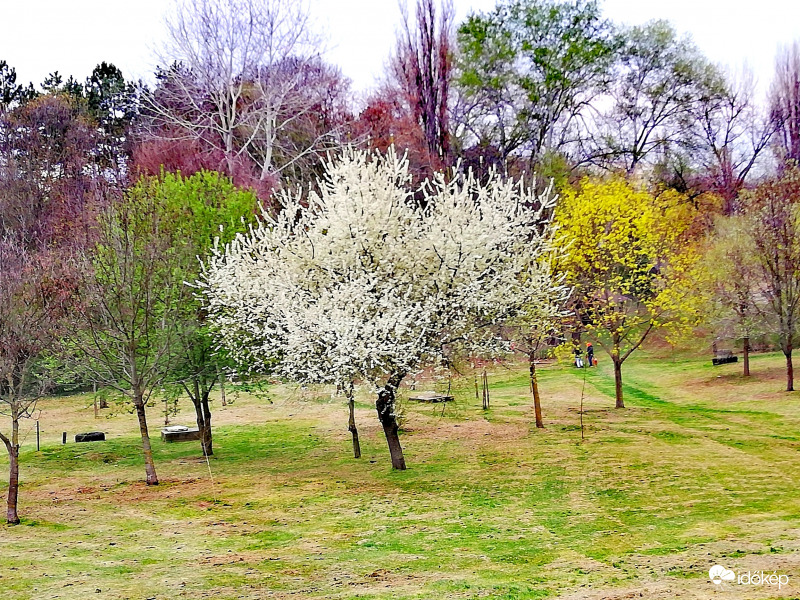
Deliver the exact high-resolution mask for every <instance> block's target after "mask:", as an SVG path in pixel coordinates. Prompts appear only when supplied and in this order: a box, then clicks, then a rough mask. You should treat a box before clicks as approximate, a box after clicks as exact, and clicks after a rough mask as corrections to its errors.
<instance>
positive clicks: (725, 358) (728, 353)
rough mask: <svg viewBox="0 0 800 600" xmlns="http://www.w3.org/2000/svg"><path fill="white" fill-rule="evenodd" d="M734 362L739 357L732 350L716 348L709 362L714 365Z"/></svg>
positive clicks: (737, 360)
mask: <svg viewBox="0 0 800 600" xmlns="http://www.w3.org/2000/svg"><path fill="white" fill-rule="evenodd" d="M735 362H739V357H738V356H736V355H735V354H734V353H733V351H732V350H717V353H716V355H715V356H714V358H712V359H711V364H712V365H714V366H715V367H716V366H717V365H726V364H728V363H735Z"/></svg>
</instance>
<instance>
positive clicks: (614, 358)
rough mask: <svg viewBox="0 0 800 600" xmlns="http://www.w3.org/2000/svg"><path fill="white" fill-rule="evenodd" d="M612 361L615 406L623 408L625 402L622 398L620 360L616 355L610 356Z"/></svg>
mask: <svg viewBox="0 0 800 600" xmlns="http://www.w3.org/2000/svg"><path fill="white" fill-rule="evenodd" d="M611 359H612V361H613V362H614V391H615V392H616V396H617V404H616V408H625V402H624V401H623V400H622V361H621V360H620V359H619V357H617V356H612V357H611Z"/></svg>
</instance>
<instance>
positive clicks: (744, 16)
mask: <svg viewBox="0 0 800 600" xmlns="http://www.w3.org/2000/svg"><path fill="white" fill-rule="evenodd" d="M309 1H310V3H311V6H312V10H313V14H314V17H315V19H316V21H317V23H318V25H319V26H320V28H322V29H324V30H325V31H326V32H327V35H328V38H329V45H330V48H331V49H330V50H329V52H328V54H327V58H328V60H330V61H331V62H333V63H335V64H338V65H339V66H340V67H341V68H342V70H343V71H344V73H345V75H347V76H348V77H350V78H351V79H352V80H353V83H354V88H355V89H359V90H363V89H366V88H369V87H370V86H371V85H372V84H373V83H374V78H375V77H376V76H378V75H379V74H380V73H381V70H382V66H383V64H384V62H385V60H386V57H387V56H388V54H389V52H390V51H391V48H392V46H393V40H394V32H395V28H396V27H397V23H398V21H399V17H400V12H399V9H398V4H397V0H309ZM413 1H414V0H409V3H412V2H413ZM454 3H455V6H456V11H457V19H458V20H459V21H460V20H462V19H463V18H464V17H465V16H466V15H467V14H469V13H470V12H471V11H487V10H489V9H491V8H492V6H494V4H495V0H454ZM601 5H602V6H603V10H604V12H605V14H606V15H607V16H608V17H610V18H611V19H613V20H615V21H617V22H621V23H628V24H637V23H643V22H645V21H648V20H650V19H655V18H663V19H668V20H670V21H672V23H673V24H674V25H675V26H676V28H677V29H678V31H680V32H685V33H689V34H691V35H692V37H693V38H694V40H695V42H696V43H697V45H698V46H699V47H700V48H701V50H702V51H703V52H704V53H705V54H706V55H707V56H708V57H709V58H710V59H711V60H713V61H715V62H718V63H720V64H723V65H727V66H729V67H731V68H733V69H739V68H741V66H742V65H743V64H744V63H747V64H749V66H750V68H751V69H752V70H753V71H754V73H755V75H756V77H757V79H758V81H759V84H760V87H761V89H762V90H764V89H766V86H767V85H768V83H769V80H770V79H771V76H772V67H773V61H774V57H775V53H776V50H777V48H778V47H779V46H780V45H782V44H787V43H789V42H790V41H792V40H794V39H798V38H800V0H755V1H754V0H746V1H745V0H601ZM168 6H169V0H0V60H6V61H7V62H8V63H9V64H10V65H11V66H13V67H15V68H16V69H17V73H18V77H19V79H20V80H21V81H23V82H28V81H33V82H34V83H37V84H38V83H40V82H41V81H42V80H43V79H44V77H45V75H47V74H48V73H50V72H52V71H55V70H58V71H59V72H60V73H62V74H63V75H64V76H65V77H66V76H68V75H74V76H75V77H76V78H77V79H79V80H83V79H85V77H86V76H87V75H88V74H89V73H90V72H91V70H92V68H93V67H94V66H95V65H96V64H97V63H99V62H101V61H103V60H105V61H110V62H113V63H114V64H116V65H117V66H118V67H120V68H121V69H122V70H123V72H124V73H125V75H126V76H128V77H134V78H139V77H144V78H148V75H149V74H150V73H151V72H152V70H153V67H154V66H155V63H156V61H155V58H154V53H153V49H154V48H155V47H157V46H158V45H159V43H160V40H161V39H162V38H163V35H164V28H163V25H162V22H163V15H164V12H165V11H166V9H167V7H168Z"/></svg>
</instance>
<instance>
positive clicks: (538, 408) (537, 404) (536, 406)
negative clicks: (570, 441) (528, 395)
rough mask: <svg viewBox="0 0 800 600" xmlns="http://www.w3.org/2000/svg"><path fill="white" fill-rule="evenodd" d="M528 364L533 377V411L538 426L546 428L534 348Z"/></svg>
mask: <svg viewBox="0 0 800 600" xmlns="http://www.w3.org/2000/svg"><path fill="white" fill-rule="evenodd" d="M528 365H529V371H530V377H531V392H532V393H533V412H534V414H535V416H536V427H538V428H539V429H544V421H543V420H542V404H541V401H540V398H539V382H538V380H537V376H536V351H535V350H532V351H531V352H530V353H529V354H528Z"/></svg>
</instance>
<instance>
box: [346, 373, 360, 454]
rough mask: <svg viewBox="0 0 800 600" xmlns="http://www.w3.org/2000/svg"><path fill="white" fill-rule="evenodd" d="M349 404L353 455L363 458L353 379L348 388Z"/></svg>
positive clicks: (348, 427)
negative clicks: (357, 426) (357, 425)
mask: <svg viewBox="0 0 800 600" xmlns="http://www.w3.org/2000/svg"><path fill="white" fill-rule="evenodd" d="M347 404H348V407H349V408H350V419H349V421H348V423H347V429H348V431H350V433H351V434H352V435H353V457H354V458H361V444H360V443H359V441H358V429H357V428H356V406H355V392H354V389H353V382H352V381H351V382H350V385H349V386H348V388H347Z"/></svg>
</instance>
